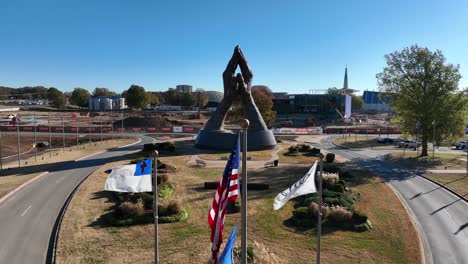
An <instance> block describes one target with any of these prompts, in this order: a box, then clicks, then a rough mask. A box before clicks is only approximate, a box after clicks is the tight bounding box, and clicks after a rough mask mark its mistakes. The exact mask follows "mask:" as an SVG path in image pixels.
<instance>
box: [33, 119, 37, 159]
mask: <svg viewBox="0 0 468 264" xmlns="http://www.w3.org/2000/svg"><path fill="white" fill-rule="evenodd" d="M33 116H34V119H33V121H34V163H37V136H36V112H34V115H33Z"/></svg>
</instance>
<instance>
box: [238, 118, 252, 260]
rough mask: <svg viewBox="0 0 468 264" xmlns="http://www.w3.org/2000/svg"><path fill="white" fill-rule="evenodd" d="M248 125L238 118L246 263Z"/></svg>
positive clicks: (243, 257) (242, 242) (243, 245)
mask: <svg viewBox="0 0 468 264" xmlns="http://www.w3.org/2000/svg"><path fill="white" fill-rule="evenodd" d="M249 125H250V123H249V120H248V119H243V118H242V119H241V120H240V126H241V128H242V241H241V263H242V264H247V129H248V128H249Z"/></svg>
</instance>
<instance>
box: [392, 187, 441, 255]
mask: <svg viewBox="0 0 468 264" xmlns="http://www.w3.org/2000/svg"><path fill="white" fill-rule="evenodd" d="M385 185H387V186H388V187H389V188H390V190H392V192H393V193H394V194H395V196H396V197H397V198H398V200H400V203H401V205H402V206H403V208H405V211H406V213H407V215H408V216H409V219H410V221H411V224H413V226H414V229H415V230H416V233H417V234H418V240H419V241H418V242H419V243H418V244H419V247H420V248H421V263H422V264H433V263H434V259H433V257H432V251H431V247H430V245H429V240H428V239H427V236H426V233H425V232H424V230H423V228H422V227H421V225H420V224H419V222H418V220H417V218H416V215H415V214H414V212H413V210H412V209H411V207H410V206H409V204H408V203H407V202H406V200H405V199H404V198H403V197H402V196H401V194H400V193H399V192H398V191H397V190H396V189H395V188H394V187H393V186H392V185H391V184H390V183H389V182H386V183H385Z"/></svg>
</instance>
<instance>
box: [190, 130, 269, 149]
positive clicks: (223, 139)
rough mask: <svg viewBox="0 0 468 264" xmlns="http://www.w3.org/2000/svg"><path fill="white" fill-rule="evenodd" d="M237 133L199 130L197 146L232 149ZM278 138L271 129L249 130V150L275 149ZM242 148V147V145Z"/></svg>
mask: <svg viewBox="0 0 468 264" xmlns="http://www.w3.org/2000/svg"><path fill="white" fill-rule="evenodd" d="M236 137H237V133H235V132H233V131H228V130H223V131H220V130H204V129H201V130H200V131H199V132H198V135H197V140H196V141H195V147H197V148H202V149H220V150H231V149H232V147H233V146H234V143H235V141H236ZM275 146H276V139H275V136H274V135H273V132H271V130H260V131H249V130H248V131H247V150H265V149H273V148H274V147H275ZM241 148H242V147H241Z"/></svg>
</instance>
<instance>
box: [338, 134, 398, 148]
mask: <svg viewBox="0 0 468 264" xmlns="http://www.w3.org/2000/svg"><path fill="white" fill-rule="evenodd" d="M382 137H383V138H385V137H386V135H384V136H382ZM377 140H378V137H376V136H375V135H372V136H368V137H366V136H357V137H355V136H354V135H352V136H351V137H348V136H346V137H345V138H337V139H335V140H334V141H333V142H335V144H336V145H338V146H341V147H345V148H349V149H362V148H374V149H395V148H396V147H395V145H392V144H382V143H378V142H377Z"/></svg>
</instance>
